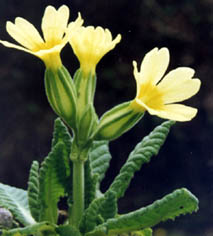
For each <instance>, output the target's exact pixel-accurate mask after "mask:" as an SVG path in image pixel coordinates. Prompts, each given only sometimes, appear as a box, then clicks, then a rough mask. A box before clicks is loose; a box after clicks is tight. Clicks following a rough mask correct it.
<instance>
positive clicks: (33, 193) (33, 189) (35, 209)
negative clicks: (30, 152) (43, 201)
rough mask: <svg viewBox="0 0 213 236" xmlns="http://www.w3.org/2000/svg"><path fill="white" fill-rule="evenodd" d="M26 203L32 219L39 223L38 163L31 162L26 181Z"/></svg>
mask: <svg viewBox="0 0 213 236" xmlns="http://www.w3.org/2000/svg"><path fill="white" fill-rule="evenodd" d="M27 193H28V201H29V208H30V212H31V214H32V216H33V218H34V219H35V220H36V221H39V201H38V196H39V163H38V162H37V161H33V163H32V166H31V169H30V175H29V180H28V191H27Z"/></svg>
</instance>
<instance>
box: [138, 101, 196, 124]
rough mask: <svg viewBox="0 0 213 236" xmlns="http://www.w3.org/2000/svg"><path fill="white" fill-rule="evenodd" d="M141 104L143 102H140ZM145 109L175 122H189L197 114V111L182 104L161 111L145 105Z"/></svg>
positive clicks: (171, 105)
mask: <svg viewBox="0 0 213 236" xmlns="http://www.w3.org/2000/svg"><path fill="white" fill-rule="evenodd" d="M140 102H141V101H140ZM143 107H144V108H145V109H146V110H147V111H148V112H149V113H150V114H151V115H156V116H159V117H161V118H163V119H169V120H175V121H189V120H191V119H192V118H194V117H195V116H196V114H197V109H196V108H193V107H189V106H185V105H182V104H169V105H165V106H163V107H161V108H160V109H152V108H150V107H147V106H146V104H143Z"/></svg>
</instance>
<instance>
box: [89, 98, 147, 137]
mask: <svg viewBox="0 0 213 236" xmlns="http://www.w3.org/2000/svg"><path fill="white" fill-rule="evenodd" d="M130 104H131V102H125V103H122V104H120V105H118V106H115V107H113V108H112V109H111V110H109V111H108V112H106V113H105V114H104V115H103V116H102V117H101V120H100V123H99V124H98V127H97V129H96V131H95V134H94V135H93V137H94V140H113V139H116V138H118V137H120V136H121V135H122V134H123V133H125V132H126V131H127V130H129V129H131V128H132V127H133V126H134V125H135V124H136V123H137V122H138V121H139V120H140V119H141V118H142V116H143V114H144V112H135V111H134V110H133V109H132V108H131V106H130Z"/></svg>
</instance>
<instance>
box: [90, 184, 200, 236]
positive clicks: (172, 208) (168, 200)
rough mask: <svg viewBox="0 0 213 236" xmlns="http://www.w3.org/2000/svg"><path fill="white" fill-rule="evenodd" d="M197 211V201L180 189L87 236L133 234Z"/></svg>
mask: <svg viewBox="0 0 213 236" xmlns="http://www.w3.org/2000/svg"><path fill="white" fill-rule="evenodd" d="M197 210H198V200H197V198H196V197H195V196H194V195H193V194H192V193H190V192H189V191H188V190H187V189H185V188H182V189H178V190H176V191H174V192H173V193H171V194H168V195H167V196H165V197H164V198H162V199H161V200H157V201H155V202H154V203H153V204H151V205H149V206H147V207H143V208H141V209H139V210H136V211H134V212H130V213H128V214H125V215H121V216H120V217H119V218H115V219H109V220H108V221H107V222H106V223H104V224H102V225H100V226H99V227H97V228H96V229H95V230H94V231H93V232H91V233H88V234H87V236H89V235H90V236H94V235H104V234H107V235H111V234H121V233H128V232H133V231H137V230H141V229H145V228H147V227H153V226H154V225H156V224H158V223H159V222H161V221H166V220H168V219H172V220H174V219H175V217H177V216H179V215H181V214H183V215H185V214H186V213H192V212H193V211H197Z"/></svg>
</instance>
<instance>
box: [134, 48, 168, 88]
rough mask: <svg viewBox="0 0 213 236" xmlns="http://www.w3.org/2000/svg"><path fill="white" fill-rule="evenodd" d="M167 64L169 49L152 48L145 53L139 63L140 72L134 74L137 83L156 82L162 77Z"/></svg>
mask: <svg viewBox="0 0 213 236" xmlns="http://www.w3.org/2000/svg"><path fill="white" fill-rule="evenodd" d="M168 64H169V51H168V49H167V48H161V49H160V50H158V48H154V49H153V50H151V51H150V52H149V53H147V54H146V55H145V57H144V59H143V61H142V63H141V68H140V72H138V73H137V74H136V77H137V82H138V83H147V82H148V81H149V82H150V83H152V84H157V83H158V81H159V80H160V79H161V78H162V77H163V75H164V73H165V72H166V69H167V67H168Z"/></svg>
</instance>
